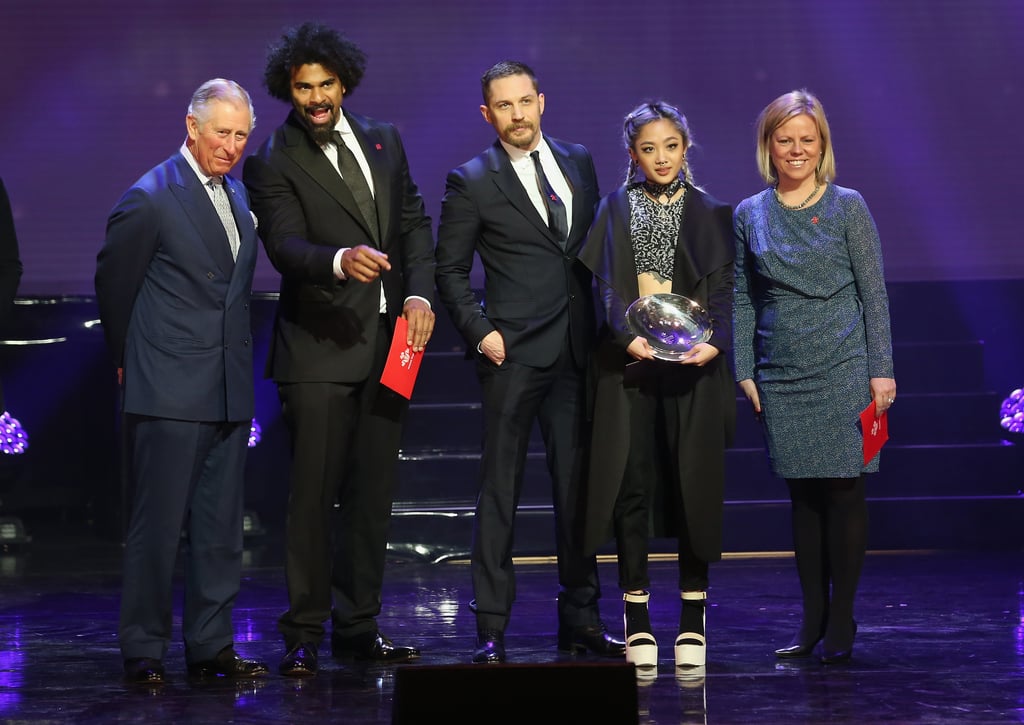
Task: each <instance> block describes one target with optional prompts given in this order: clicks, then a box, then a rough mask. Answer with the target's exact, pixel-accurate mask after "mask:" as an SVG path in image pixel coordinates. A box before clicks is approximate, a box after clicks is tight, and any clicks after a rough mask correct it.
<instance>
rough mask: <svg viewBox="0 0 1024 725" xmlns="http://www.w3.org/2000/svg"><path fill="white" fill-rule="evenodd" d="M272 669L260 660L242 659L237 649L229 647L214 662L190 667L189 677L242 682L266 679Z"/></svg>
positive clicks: (196, 663) (207, 661)
mask: <svg viewBox="0 0 1024 725" xmlns="http://www.w3.org/2000/svg"><path fill="white" fill-rule="evenodd" d="M269 672H270V668H269V667H267V664H266V663H265V662H260V661H259V660H246V659H242V657H241V656H239V654H238V653H237V652H235V648H234V647H232V646H231V645H228V646H227V647H225V648H224V649H222V650H221V651H220V652H218V653H217V656H216V657H214V658H213V659H212V660H206V661H205V662H194V663H193V664H190V665H189V666H188V676H189V677H198V678H206V677H227V678H228V679H233V680H241V679H247V678H253V677H266V675H267V674H269Z"/></svg>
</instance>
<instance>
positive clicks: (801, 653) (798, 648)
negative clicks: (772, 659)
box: [775, 642, 818, 659]
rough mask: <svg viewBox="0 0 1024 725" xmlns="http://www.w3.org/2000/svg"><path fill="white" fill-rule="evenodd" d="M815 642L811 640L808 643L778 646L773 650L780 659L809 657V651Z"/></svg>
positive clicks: (812, 650)
mask: <svg viewBox="0 0 1024 725" xmlns="http://www.w3.org/2000/svg"><path fill="white" fill-rule="evenodd" d="M817 644H818V643H817V642H811V643H810V644H801V643H799V642H797V643H796V644H791V645H789V646H788V647H780V648H779V649H777V650H775V656H776V657H780V658H782V659H795V658H797V657H810V656H811V653H812V652H814V647H815V646H816V645H817Z"/></svg>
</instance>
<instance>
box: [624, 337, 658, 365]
mask: <svg viewBox="0 0 1024 725" xmlns="http://www.w3.org/2000/svg"><path fill="white" fill-rule="evenodd" d="M626 352H628V353H629V354H630V356H632V357H633V358H635V359H637V360H653V359H654V351H653V350H651V346H650V345H649V344H648V343H647V340H645V339H643V338H642V337H639V336H637V337H634V338H633V342H631V343H629V346H628V347H627V348H626Z"/></svg>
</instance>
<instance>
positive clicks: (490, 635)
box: [473, 629, 505, 665]
mask: <svg viewBox="0 0 1024 725" xmlns="http://www.w3.org/2000/svg"><path fill="white" fill-rule="evenodd" d="M504 661H505V633H504V632H502V631H501V630H498V629H481V630H479V631H478V632H477V633H476V649H475V650H473V664H474V665H500V664H502V663H503V662H504Z"/></svg>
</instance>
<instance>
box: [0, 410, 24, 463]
mask: <svg viewBox="0 0 1024 725" xmlns="http://www.w3.org/2000/svg"><path fill="white" fill-rule="evenodd" d="M27 449H28V433H26V432H25V429H24V428H22V427H21V422H20V421H19V420H18V419H17V418H12V417H11V414H10V413H8V412H7V411H6V410H5V411H4V413H3V415H0V453H6V454H7V455H10V456H17V455H20V454H22V453H24V452H25V451H26V450H27Z"/></svg>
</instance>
